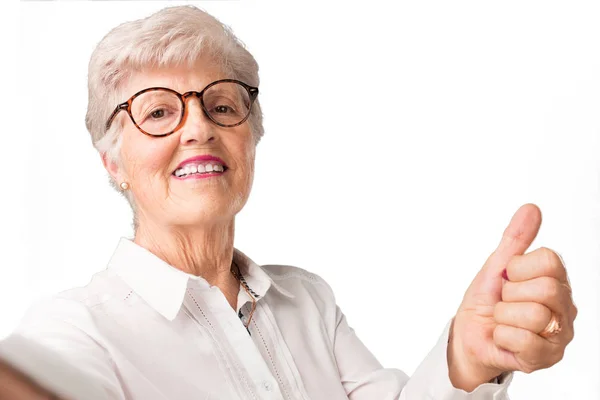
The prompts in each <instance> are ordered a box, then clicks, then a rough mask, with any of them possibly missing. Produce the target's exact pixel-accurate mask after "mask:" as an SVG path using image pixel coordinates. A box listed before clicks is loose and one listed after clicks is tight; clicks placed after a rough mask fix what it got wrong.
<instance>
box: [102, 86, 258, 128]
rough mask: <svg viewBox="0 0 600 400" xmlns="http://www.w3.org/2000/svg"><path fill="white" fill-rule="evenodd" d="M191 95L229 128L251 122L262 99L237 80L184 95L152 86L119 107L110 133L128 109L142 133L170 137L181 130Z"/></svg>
mask: <svg viewBox="0 0 600 400" xmlns="http://www.w3.org/2000/svg"><path fill="white" fill-rule="evenodd" d="M191 96H196V97H198V98H199V99H200V105H201V106H202V111H203V112H204V114H205V115H206V116H207V117H208V118H209V119H210V120H211V121H212V122H214V123H215V124H217V125H219V126H223V127H226V128H229V127H234V126H238V125H241V124H242V123H244V122H245V121H246V120H247V119H248V117H249V116H250V111H251V109H252V104H253V103H254V101H255V100H256V98H257V96H258V88H257V87H253V86H250V85H247V84H245V83H244V82H241V81H238V80H235V79H221V80H218V81H215V82H213V83H210V84H209V85H208V86H206V87H205V88H204V89H202V91H201V92H194V91H191V92H186V93H184V94H180V93H178V92H176V91H175V90H173V89H169V88H164V87H151V88H148V89H144V90H141V91H139V92H137V93H136V94H134V95H133V96H131V98H130V99H129V100H127V101H126V102H124V103H121V104H119V105H118V106H117V107H116V108H115V110H114V111H113V113H112V114H111V116H110V118H109V119H108V121H107V122H106V130H108V129H109V128H110V125H111V124H112V122H113V120H114V119H115V117H116V116H117V114H118V113H119V112H120V111H122V110H126V111H127V114H129V118H131V121H132V122H133V124H134V125H135V126H136V127H137V128H138V129H139V130H140V131H141V132H142V133H145V134H146V135H150V136H157V137H158V136H167V135H170V134H172V133H174V132H175V131H176V130H177V129H179V128H180V127H181V125H182V123H183V116H184V115H185V103H186V100H187V99H188V98H189V97H191Z"/></svg>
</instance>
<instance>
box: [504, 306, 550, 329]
mask: <svg viewBox="0 0 600 400" xmlns="http://www.w3.org/2000/svg"><path fill="white" fill-rule="evenodd" d="M551 318H552V311H550V309H549V308H548V307H546V306H544V305H542V304H539V303H506V302H503V301H501V302H499V303H498V304H496V306H495V307H494V320H495V321H496V322H497V323H498V324H502V325H508V326H512V327H515V328H521V329H526V330H528V331H530V332H532V333H535V334H538V333H540V332H542V331H543V330H544V328H545V327H546V325H548V322H549V321H550V319H551Z"/></svg>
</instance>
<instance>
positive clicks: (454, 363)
mask: <svg viewBox="0 0 600 400" xmlns="http://www.w3.org/2000/svg"><path fill="white" fill-rule="evenodd" d="M454 324H455V323H454V321H453V322H452V325H451V327H450V334H449V337H448V348H447V354H446V356H447V360H448V377H449V378H450V382H451V383H452V386H454V387H455V388H457V389H462V390H464V391H466V392H467V393H470V392H472V391H473V390H475V389H476V388H477V387H478V386H480V385H482V384H484V383H496V378H497V377H498V376H500V375H501V374H502V371H498V370H496V369H493V368H488V367H485V366H484V365H482V364H481V363H478V362H476V361H473V360H471V359H470V358H469V357H468V350H467V349H465V347H464V346H463V343H462V341H461V340H460V337H461V336H460V333H459V332H456V333H457V334H455V332H454Z"/></svg>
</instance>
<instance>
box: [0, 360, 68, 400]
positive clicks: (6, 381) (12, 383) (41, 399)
mask: <svg viewBox="0 0 600 400" xmlns="http://www.w3.org/2000/svg"><path fill="white" fill-rule="evenodd" d="M0 400H59V398H58V397H57V396H55V395H53V394H52V393H49V392H48V391H46V390H45V389H43V388H41V387H40V386H38V385H37V384H36V383H35V382H33V381H32V380H31V379H29V378H28V377H26V376H25V375H23V374H22V373H21V372H19V371H17V370H16V369H14V368H12V367H11V366H10V365H8V364H6V363H4V362H2V360H0Z"/></svg>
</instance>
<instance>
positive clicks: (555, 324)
mask: <svg viewBox="0 0 600 400" xmlns="http://www.w3.org/2000/svg"><path fill="white" fill-rule="evenodd" d="M561 330H562V326H561V325H560V321H559V320H558V317H557V316H556V314H555V313H552V318H550V322H548V325H546V327H545V328H544V330H543V331H541V332H540V336H541V337H544V338H549V337H552V336H555V335H557V334H558V333H559V332H560V331H561Z"/></svg>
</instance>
